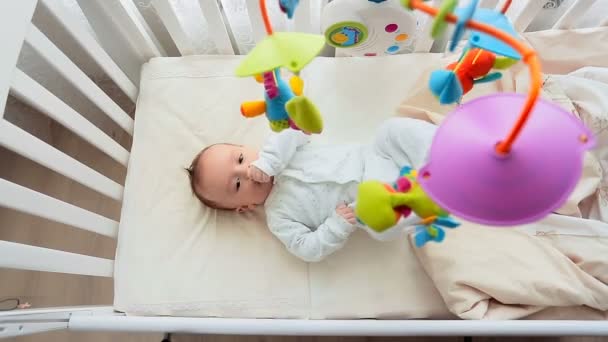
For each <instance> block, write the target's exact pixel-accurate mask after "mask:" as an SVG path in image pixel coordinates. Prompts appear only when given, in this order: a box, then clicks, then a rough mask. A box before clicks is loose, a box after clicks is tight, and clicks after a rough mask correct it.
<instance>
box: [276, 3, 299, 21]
mask: <svg viewBox="0 0 608 342" xmlns="http://www.w3.org/2000/svg"><path fill="white" fill-rule="evenodd" d="M299 3H300V0H279V8H280V9H281V11H282V12H283V13H285V14H286V15H287V18H289V19H291V18H293V14H294V12H295V11H296V8H297V7H298V4H299Z"/></svg>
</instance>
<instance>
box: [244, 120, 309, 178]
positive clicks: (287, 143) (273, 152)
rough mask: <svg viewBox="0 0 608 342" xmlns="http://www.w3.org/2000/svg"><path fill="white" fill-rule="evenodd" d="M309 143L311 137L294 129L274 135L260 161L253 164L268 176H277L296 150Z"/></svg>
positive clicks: (262, 151) (264, 148)
mask: <svg viewBox="0 0 608 342" xmlns="http://www.w3.org/2000/svg"><path fill="white" fill-rule="evenodd" d="M309 141H310V136H309V135H306V134H304V133H303V132H302V131H297V130H294V129H284V130H282V131H281V132H279V133H272V134H271V135H270V136H269V137H268V139H267V140H266V142H265V143H264V146H263V147H262V150H261V151H260V156H259V158H258V160H256V161H254V162H253V163H252V164H253V165H254V166H255V167H257V168H258V169H260V170H262V171H264V173H266V174H267V175H269V176H276V175H278V174H279V173H280V172H281V171H283V169H284V168H285V166H287V164H288V163H289V161H290V160H291V158H292V157H293V155H294V153H295V152H296V149H297V148H298V147H300V146H302V145H304V144H306V143H307V142H309Z"/></svg>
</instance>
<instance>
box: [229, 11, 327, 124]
mask: <svg viewBox="0 0 608 342" xmlns="http://www.w3.org/2000/svg"><path fill="white" fill-rule="evenodd" d="M298 2H299V1H298V0H280V1H279V6H280V8H281V10H282V11H283V12H284V13H285V14H286V15H287V17H288V18H289V19H291V18H292V17H293V15H294V12H295V10H296V7H297V5H298ZM259 6H260V11H261V13H262V18H263V20H264V26H265V28H266V34H267V36H266V37H265V38H264V39H263V40H262V41H261V42H259V43H258V44H257V45H256V46H255V48H254V49H253V50H252V51H251V52H250V53H249V54H248V55H247V57H246V58H245V59H244V60H243V61H242V62H241V64H240V65H239V66H238V68H237V70H236V74H237V76H240V77H245V76H254V77H255V78H256V80H257V81H258V82H259V83H263V84H264V100H258V101H249V102H245V103H243V104H242V105H241V114H243V116H245V117H247V118H252V117H256V116H259V115H262V114H264V113H266V118H267V119H268V123H269V125H270V128H271V129H272V130H273V131H275V132H279V131H282V130H284V129H287V128H292V129H297V130H302V131H303V132H305V133H321V131H322V130H323V120H322V118H321V115H320V113H319V111H318V109H317V107H316V106H315V105H314V104H313V103H312V101H311V100H310V99H308V98H307V97H306V96H303V95H302V91H303V88H304V82H303V81H302V79H301V78H300V77H298V73H299V72H300V70H302V69H303V68H304V67H305V66H306V65H307V64H308V63H310V61H312V59H313V58H314V57H315V56H316V55H317V54H318V53H319V52H320V51H321V49H322V48H323V45H324V44H325V40H324V38H323V37H322V36H320V35H315V34H306V33H297V32H275V31H274V30H273V29H272V24H271V22H270V19H269V17H268V11H267V8H266V1H265V0H260V1H259ZM281 68H287V69H288V70H290V71H292V72H293V73H295V75H294V76H292V77H291V79H290V80H289V84H288V83H287V82H286V81H285V80H284V79H283V77H282V76H281Z"/></svg>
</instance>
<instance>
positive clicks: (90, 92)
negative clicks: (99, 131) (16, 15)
mask: <svg viewBox="0 0 608 342" xmlns="http://www.w3.org/2000/svg"><path fill="white" fill-rule="evenodd" d="M25 41H26V42H27V43H28V44H29V45H31V46H32V48H33V49H34V50H36V52H38V53H39V54H40V56H42V58H43V59H44V60H45V61H47V62H48V63H49V64H50V65H52V66H53V68H55V69H56V70H57V71H58V72H59V73H60V74H61V75H63V76H64V77H65V78H66V80H68V81H69V82H70V83H71V84H72V85H73V86H74V87H76V88H77V89H79V90H80V91H81V92H82V94H83V95H85V96H86V97H87V98H88V99H89V100H91V101H92V102H93V103H94V104H95V105H96V106H97V107H98V108H99V109H101V110H102V111H103V112H104V113H106V115H108V117H110V119H112V120H113V121H114V122H116V123H117V124H118V125H119V126H120V127H121V128H122V129H124V130H125V131H126V132H127V133H129V134H131V135H133V119H131V117H130V116H129V115H128V114H127V113H125V112H124V111H123V110H122V109H121V108H120V107H119V106H118V105H117V104H116V103H115V102H114V101H112V99H111V98H110V97H109V96H108V95H107V94H106V93H104V92H103V90H101V89H100V88H99V87H98V86H97V85H95V83H93V81H91V79H90V78H88V77H87V75H85V73H84V72H82V71H81V70H80V69H79V68H78V66H76V64H74V62H72V61H71V60H70V59H69V58H68V57H67V56H66V55H65V54H63V52H61V50H59V48H58V47H57V46H55V44H53V43H52V42H51V41H50V40H49V39H48V38H47V37H46V36H45V35H44V34H43V33H42V32H40V30H39V29H38V28H37V27H36V26H34V25H32V27H31V29H30V32H29V33H28V34H27V35H26V37H25Z"/></svg>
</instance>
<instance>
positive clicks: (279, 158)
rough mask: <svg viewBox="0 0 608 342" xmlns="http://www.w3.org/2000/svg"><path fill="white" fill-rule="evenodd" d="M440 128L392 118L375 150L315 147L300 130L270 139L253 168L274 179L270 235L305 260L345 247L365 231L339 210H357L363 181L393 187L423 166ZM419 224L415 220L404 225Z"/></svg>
mask: <svg viewBox="0 0 608 342" xmlns="http://www.w3.org/2000/svg"><path fill="white" fill-rule="evenodd" d="M435 129H436V126H434V125H432V124H430V123H427V122H425V121H421V120H415V119H407V118H393V119H390V120H387V121H386V122H385V123H383V124H382V125H381V127H380V128H379V129H378V131H377V134H376V138H375V141H374V143H373V144H371V145H361V144H359V145H356V144H351V145H338V146H314V145H310V144H308V142H309V141H310V138H309V136H307V135H305V134H303V133H301V132H299V131H295V130H284V131H282V132H281V133H278V134H273V135H271V136H270V137H269V138H268V140H267V141H266V143H265V145H264V147H263V148H262V151H261V152H260V158H259V159H258V160H257V161H255V162H254V163H253V165H255V166H256V167H258V168H259V169H260V170H262V171H264V172H265V173H267V174H268V175H271V176H274V187H273V189H272V191H271V193H270V195H269V196H268V198H267V199H266V202H265V204H264V208H265V210H266V218H267V222H268V226H269V228H270V230H271V231H272V233H273V234H274V235H275V236H276V237H277V238H278V239H279V240H281V241H282V242H283V244H284V245H285V246H286V247H287V249H288V250H289V251H290V252H291V253H292V254H294V255H296V256H297V257H299V258H301V259H303V260H305V261H309V262H313V261H320V260H322V259H324V258H325V257H326V256H328V255H330V254H332V253H333V252H335V251H337V250H338V249H340V248H342V246H344V244H345V243H346V240H347V239H348V237H349V236H350V234H351V233H352V232H353V231H354V230H355V229H357V228H365V227H361V226H360V225H351V224H350V223H348V222H347V221H346V220H344V219H343V218H342V217H341V216H339V215H338V214H336V207H337V206H338V205H339V204H341V203H344V204H347V205H350V206H353V205H354V201H355V199H356V195H357V186H358V184H359V183H360V182H361V181H362V180H364V179H377V180H380V181H384V182H393V181H395V180H396V178H397V177H398V175H399V170H400V169H401V167H403V166H406V165H407V166H413V167H414V168H419V167H421V166H422V164H423V162H424V160H425V156H426V152H427V150H428V148H429V147H430V144H431V141H432V138H433V135H434V133H435ZM415 221H416V218H415V217H414V215H411V217H409V218H408V219H407V220H402V221H401V222H400V223H399V226H400V227H404V226H409V225H412V224H413V223H414V222H415ZM368 231H369V230H368Z"/></svg>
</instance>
